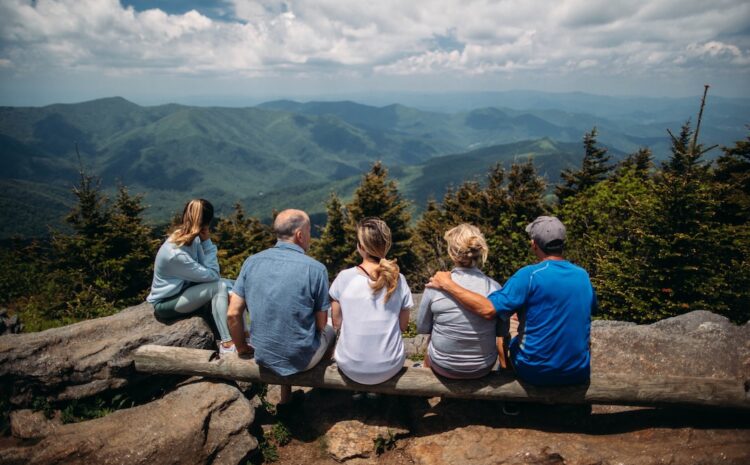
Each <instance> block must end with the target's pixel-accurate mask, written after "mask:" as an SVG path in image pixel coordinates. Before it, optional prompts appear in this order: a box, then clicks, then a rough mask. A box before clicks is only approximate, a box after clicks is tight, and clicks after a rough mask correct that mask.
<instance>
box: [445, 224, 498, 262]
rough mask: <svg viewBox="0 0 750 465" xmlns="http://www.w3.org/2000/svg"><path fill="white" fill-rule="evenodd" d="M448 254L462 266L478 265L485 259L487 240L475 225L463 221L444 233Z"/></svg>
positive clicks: (487, 250)
mask: <svg viewBox="0 0 750 465" xmlns="http://www.w3.org/2000/svg"><path fill="white" fill-rule="evenodd" d="M444 238H445V241H446V242H447V243H448V255H450V257H451V260H453V262H454V263H455V264H456V265H458V266H462V267H467V268H468V267H480V266H482V265H484V262H485V261H487V253H488V252H489V249H488V248H487V241H485V239H484V234H482V231H480V230H479V228H477V227H476V226H473V225H470V224H467V223H463V224H459V225H458V226H456V227H455V228H453V229H450V230H448V232H446V233H445V236H444Z"/></svg>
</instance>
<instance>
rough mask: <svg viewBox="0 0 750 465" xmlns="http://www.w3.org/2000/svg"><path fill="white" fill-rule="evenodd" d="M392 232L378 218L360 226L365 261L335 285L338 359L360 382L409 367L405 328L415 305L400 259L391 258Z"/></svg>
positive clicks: (382, 378)
mask: <svg viewBox="0 0 750 465" xmlns="http://www.w3.org/2000/svg"><path fill="white" fill-rule="evenodd" d="M390 248H391V230H390V228H389V227H388V225H387V224H385V222H384V221H382V220H380V219H378V218H366V219H364V220H362V221H360V222H359V223H358V224H357V251H358V252H359V254H360V256H361V257H362V263H360V264H359V265H357V266H356V267H354V268H350V269H348V270H344V271H342V272H341V273H339V275H338V276H337V277H336V279H335V280H334V281H333V284H331V292H330V294H331V315H332V317H333V325H334V327H335V328H340V329H341V333H340V334H339V339H338V343H337V344H336V351H335V353H334V358H335V359H336V364H337V365H338V367H339V370H341V371H342V372H343V373H344V374H345V375H346V376H348V377H349V378H351V379H352V380H354V381H356V382H358V383H360V384H378V383H382V382H383V381H385V380H387V379H389V378H391V377H392V376H394V375H395V374H396V373H398V372H399V371H400V370H401V369H402V368H403V366H404V361H405V359H406V355H405V353H404V344H403V341H402V337H401V331H403V330H405V329H406V325H407V324H408V323H409V309H410V308H411V307H412V306H413V305H414V303H413V300H412V295H411V291H410V290H409V286H408V285H407V284H406V279H405V278H404V276H403V275H402V274H401V273H399V268H398V265H397V264H396V261H395V260H388V259H386V258H385V257H386V254H387V253H388V251H389V250H390Z"/></svg>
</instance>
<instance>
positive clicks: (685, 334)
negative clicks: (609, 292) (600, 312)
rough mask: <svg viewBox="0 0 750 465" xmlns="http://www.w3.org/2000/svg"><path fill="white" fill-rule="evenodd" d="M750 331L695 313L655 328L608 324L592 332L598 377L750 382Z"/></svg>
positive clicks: (720, 318) (594, 369)
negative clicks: (718, 379) (624, 376)
mask: <svg viewBox="0 0 750 465" xmlns="http://www.w3.org/2000/svg"><path fill="white" fill-rule="evenodd" d="M749 336H750V331H747V330H744V329H743V327H739V326H736V325H734V324H732V323H731V322H730V321H729V320H728V319H726V318H724V317H723V316H720V315H716V314H713V313H710V312H705V311H695V312H691V313H687V314H685V315H680V316H677V317H674V318H668V319H666V320H662V321H659V322H657V323H654V324H651V325H622V324H602V323H599V322H594V324H593V325H592V330H591V370H592V372H593V373H621V374H632V375H633V376H641V377H647V376H649V375H660V376H684V377H702V378H724V379H739V380H746V379H750V377H749V376H748V374H749V368H750V360H748V358H749V357H748V354H749V353H750V337H749Z"/></svg>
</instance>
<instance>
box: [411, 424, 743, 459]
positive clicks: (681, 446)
mask: <svg viewBox="0 0 750 465" xmlns="http://www.w3.org/2000/svg"><path fill="white" fill-rule="evenodd" d="M748 443H750V432H748V431H747V430H744V431H739V432H738V431H737V430H724V429H720V428H717V429H712V430H708V431H703V430H701V429H692V428H680V429H674V428H652V429H647V430H634V431H627V432H621V433H614V434H602V433H596V434H581V433H575V432H573V433H571V432H567V433H566V434H556V433H555V432H548V431H543V430H535V429H529V428H490V427H487V426H466V427H459V428H457V429H454V430H452V431H446V432H442V433H439V434H435V435H429V436H422V437H417V438H415V439H413V440H412V441H411V442H410V443H409V445H408V446H407V448H406V453H407V454H409V455H410V456H411V457H412V459H413V460H414V463H416V464H417V465H442V464H446V465H448V464H450V465H453V464H458V463H460V464H462V465H494V464H498V463H503V464H508V465H516V464H518V465H520V464H524V465H532V464H533V465H563V464H565V465H588V464H602V465H604V464H607V465H615V464H629V465H647V464H648V465H651V464H659V463H669V464H672V465H693V464H696V463H722V464H728V465H730V464H736V465H740V464H745V463H748V460H750V448H748V447H747V444H748Z"/></svg>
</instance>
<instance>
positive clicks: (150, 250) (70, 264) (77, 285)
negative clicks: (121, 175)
mask: <svg viewBox="0 0 750 465" xmlns="http://www.w3.org/2000/svg"><path fill="white" fill-rule="evenodd" d="M73 193H74V194H75V196H76V199H77V203H76V205H75V206H74V207H73V209H72V210H71V212H70V213H69V214H68V215H67V217H66V221H67V223H68V224H69V225H70V226H71V228H72V230H73V232H72V233H71V234H65V233H61V232H55V233H54V234H53V239H52V251H51V254H50V256H49V257H48V258H47V260H46V261H45V263H44V266H45V268H46V271H47V274H46V279H45V280H44V281H43V282H42V283H40V286H39V287H38V288H37V289H36V293H35V294H34V295H32V296H31V297H29V299H28V300H26V301H25V304H24V306H23V308H22V309H20V311H19V313H20V314H21V318H22V320H23V321H24V323H25V324H26V325H27V327H28V329H29V330H38V329H44V328H47V327H52V326H58V325H61V324H69V323H72V322H75V321H80V320H84V319H89V318H95V317H99V316H105V315H109V314H112V313H114V312H116V311H117V310H119V309H121V308H122V307H124V306H126V305H132V304H135V303H137V302H139V301H142V300H143V298H144V297H145V295H146V292H147V291H148V286H149V284H150V283H151V275H152V268H151V267H152V263H153V258H154V255H155V254H156V249H157V247H158V241H156V240H155V239H153V231H152V230H151V228H150V227H148V226H146V225H145V224H144V223H143V220H142V216H141V215H142V213H143V210H144V207H143V206H142V204H141V202H142V199H141V197H140V196H131V195H130V194H129V193H128V190H127V189H126V188H125V187H123V186H120V187H119V189H118V193H117V197H116V199H115V201H114V202H110V201H109V199H108V198H107V197H106V196H105V195H104V194H103V193H102V192H101V189H100V182H99V179H98V178H96V177H95V176H93V175H90V174H87V173H86V172H84V171H83V170H81V171H80V179H79V183H78V185H77V186H76V187H75V188H74V190H73Z"/></svg>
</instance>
